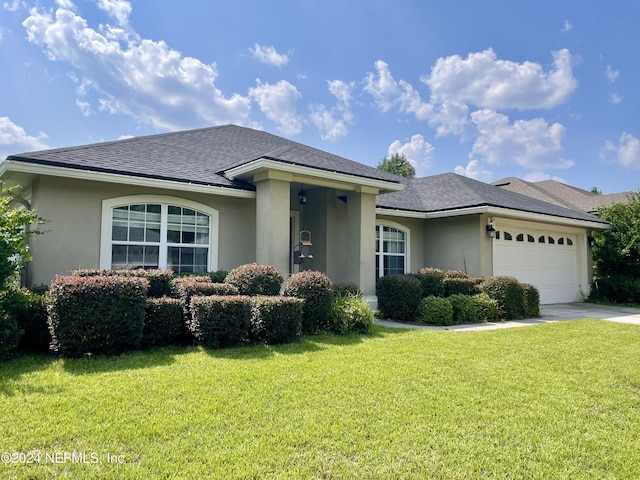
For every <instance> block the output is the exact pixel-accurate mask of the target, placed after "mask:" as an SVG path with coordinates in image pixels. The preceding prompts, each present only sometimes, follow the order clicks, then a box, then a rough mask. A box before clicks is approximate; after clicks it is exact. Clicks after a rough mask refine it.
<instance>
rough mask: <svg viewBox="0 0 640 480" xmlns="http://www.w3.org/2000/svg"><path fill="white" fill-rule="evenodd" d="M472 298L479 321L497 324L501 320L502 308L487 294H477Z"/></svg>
mask: <svg viewBox="0 0 640 480" xmlns="http://www.w3.org/2000/svg"><path fill="white" fill-rule="evenodd" d="M471 298H472V299H473V301H474V303H475V304H476V308H477V309H478V321H480V322H497V321H498V320H500V307H499V306H498V302H497V301H495V300H494V299H493V298H490V297H489V295H487V294H486V293H477V294H476V295H474V296H473V297H471Z"/></svg>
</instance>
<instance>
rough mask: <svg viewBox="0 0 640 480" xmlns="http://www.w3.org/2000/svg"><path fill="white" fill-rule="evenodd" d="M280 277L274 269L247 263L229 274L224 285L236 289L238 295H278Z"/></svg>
mask: <svg viewBox="0 0 640 480" xmlns="http://www.w3.org/2000/svg"><path fill="white" fill-rule="evenodd" d="M282 281H283V279H282V275H280V272H278V270H277V269H276V268H275V267H272V266H270V265H260V264H257V263H249V264H247V265H242V266H240V267H237V268H234V269H233V270H231V271H230V272H229V274H228V275H227V278H226V279H225V283H228V284H231V285H233V286H235V287H236V288H237V289H238V292H239V293H240V295H251V296H255V295H279V294H280V287H281V286H282Z"/></svg>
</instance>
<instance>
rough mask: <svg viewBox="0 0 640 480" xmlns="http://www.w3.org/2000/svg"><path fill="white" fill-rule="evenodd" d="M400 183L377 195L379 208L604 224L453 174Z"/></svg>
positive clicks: (576, 213) (591, 218)
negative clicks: (478, 210)
mask: <svg viewBox="0 0 640 480" xmlns="http://www.w3.org/2000/svg"><path fill="white" fill-rule="evenodd" d="M403 183H405V185H406V187H405V189H404V190H403V191H401V192H393V193H387V194H384V195H378V200H377V205H378V207H381V208H390V209H397V210H409V211H417V212H425V213H430V212H442V211H447V210H456V209H460V208H468V207H480V206H490V207H501V208H507V209H511V210H518V211H523V212H529V213H541V214H545V215H553V216H556V217H562V218H569V219H574V220H585V221H590V222H598V223H606V222H604V221H602V220H600V219H599V218H597V217H595V216H593V215H589V214H587V213H585V212H579V211H575V210H570V209H567V208H564V207H561V206H559V205H554V204H552V203H548V202H544V201H542V200H538V199H536V198H532V197H528V196H526V195H521V194H519V193H514V192H511V191H509V190H505V189H502V188H500V187H496V186H494V185H489V184H487V183H483V182H479V181H477V180H473V179H471V178H468V177H463V176H461V175H457V174H455V173H444V174H441V175H434V176H431V177H424V178H417V179H414V180H410V179H405V180H404V182H403Z"/></svg>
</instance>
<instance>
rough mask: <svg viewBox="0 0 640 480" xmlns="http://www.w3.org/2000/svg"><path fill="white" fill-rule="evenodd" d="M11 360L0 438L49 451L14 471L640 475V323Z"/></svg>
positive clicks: (16, 446)
mask: <svg viewBox="0 0 640 480" xmlns="http://www.w3.org/2000/svg"><path fill="white" fill-rule="evenodd" d="M1 368H2V371H1V374H0V452H24V453H25V454H26V455H25V456H23V457H22V460H23V461H24V460H31V461H33V462H34V463H31V464H23V463H15V464H6V463H5V464H0V479H3V480H4V479H7V478H25V479H26V478H73V479H77V478H140V479H155V478H185V479H195V478H221V479H228V478H231V479H233V478H260V479H261V478H283V479H285V478H286V479H291V478H305V479H306V478H331V479H335V478H345V479H351V478H371V479H396V478H407V479H416V478H442V479H456V478H460V479H469V478H471V479H475V478H500V479H511V478H514V479H515V478H522V479H536V478H539V479H552V478H567V479H581V478H589V479H596V478H597V479H601V478H604V479H613V478H620V479H622V478H624V479H635V478H640V328H639V327H637V326H633V325H623V324H615V323H610V322H605V321H596V320H579V321H569V322H560V323H553V324H545V325H539V326H532V327H525V328H514V329H506V330H499V331H486V332H468V333H459V332H447V331H407V330H391V329H377V330H376V333H375V334H374V335H372V336H367V337H333V336H318V337H311V338H308V339H305V340H303V341H301V342H299V343H296V344H292V345H285V346H277V347H251V348H237V349H232V350H223V351H205V350H201V349H197V348H190V349H186V350H185V349H179V348H169V349H160V350H153V351H151V352H146V353H132V354H127V355H123V356H120V357H115V358H84V359H77V360H62V359H55V358H45V357H22V358H18V359H15V360H13V361H11V362H9V363H5V364H2V365H1ZM72 452H76V456H75V457H71V453H72ZM65 453H67V457H66V458H65V456H64V454H65ZM79 453H84V454H85V458H84V460H85V462H87V463H74V461H75V462H77V461H78V460H81V459H82V457H80V456H79V455H78V454H79ZM37 455H40V458H39V463H38V459H37ZM107 455H112V456H111V457H108V456H107ZM3 459H4V460H5V461H6V458H5V456H3ZM109 459H110V460H111V461H112V463H108V460H109ZM94 461H96V463H92V462H94ZM120 462H121V463H120Z"/></svg>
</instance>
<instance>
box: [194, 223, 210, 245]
mask: <svg viewBox="0 0 640 480" xmlns="http://www.w3.org/2000/svg"><path fill="white" fill-rule="evenodd" d="M196 243H199V244H200V245H208V244H209V228H208V227H198V228H197V230H196Z"/></svg>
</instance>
